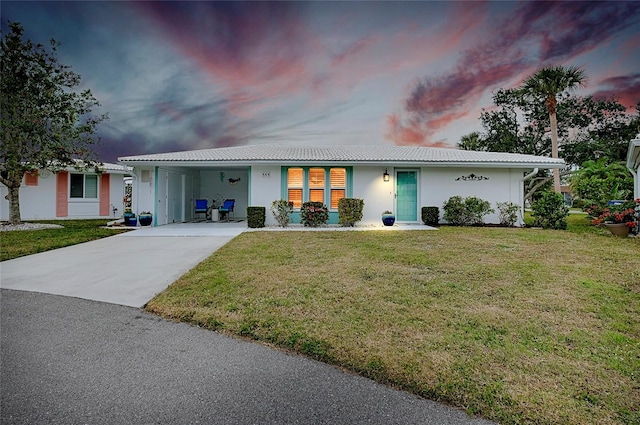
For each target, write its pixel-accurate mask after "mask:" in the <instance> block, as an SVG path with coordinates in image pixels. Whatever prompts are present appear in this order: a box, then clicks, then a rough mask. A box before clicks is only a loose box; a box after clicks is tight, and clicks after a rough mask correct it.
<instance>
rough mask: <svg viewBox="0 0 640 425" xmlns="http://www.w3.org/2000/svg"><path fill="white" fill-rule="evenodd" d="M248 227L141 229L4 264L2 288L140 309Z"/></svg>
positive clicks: (194, 225)
mask: <svg viewBox="0 0 640 425" xmlns="http://www.w3.org/2000/svg"><path fill="white" fill-rule="evenodd" d="M246 228H247V227H246V223H184V224H182V223H181V224H174V225H168V226H159V227H142V228H139V229H137V230H132V231H130V232H127V233H121V234H118V235H114V236H112V237H108V238H104V239H98V240H95V241H92V242H87V243H83V244H79V245H73V246H69V247H66V248H61V249H56V250H53V251H47V252H42V253H39V254H35V255H30V256H27V257H21V258H16V259H13V260H8V261H3V262H2V263H0V276H1V278H2V279H1V281H0V287H2V288H5V289H20V290H24V291H37V292H43V293H46V294H56V295H66V296H70V297H78V298H84V299H88V300H95V301H103V302H108V303H114V304H121V305H127V306H131V307H142V306H143V305H144V304H145V303H146V302H147V301H149V300H150V299H151V298H153V297H154V296H155V295H156V294H158V293H159V292H161V291H163V290H164V289H165V288H166V287H167V286H169V285H170V284H171V283H173V282H175V281H176V280H177V279H178V278H179V277H180V276H182V275H183V274H184V273H186V272H187V271H189V270H190V269H192V268H193V267H194V266H196V265H197V264H198V263H200V262H201V261H202V260H204V259H205V258H207V257H208V256H209V255H211V254H212V253H213V252H214V251H216V250H217V249H218V248H220V247H221V246H223V245H224V244H226V243H227V242H229V241H230V240H231V239H233V238H234V237H236V236H237V235H239V234H240V233H242V232H243V231H244V230H246Z"/></svg>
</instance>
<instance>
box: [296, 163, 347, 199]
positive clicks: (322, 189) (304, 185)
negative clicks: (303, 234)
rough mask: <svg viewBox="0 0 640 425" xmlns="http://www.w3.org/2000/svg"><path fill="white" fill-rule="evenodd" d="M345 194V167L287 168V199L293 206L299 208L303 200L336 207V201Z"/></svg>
mask: <svg viewBox="0 0 640 425" xmlns="http://www.w3.org/2000/svg"><path fill="white" fill-rule="evenodd" d="M327 194H328V196H327ZM346 194H347V169H346V168H320V167H312V168H306V167H305V168H289V169H288V170H287V200H288V201H289V202H293V207H294V208H300V207H302V203H303V202H306V201H310V202H322V203H323V204H328V205H329V208H330V209H338V201H339V200H340V199H342V198H344V197H345V196H346Z"/></svg>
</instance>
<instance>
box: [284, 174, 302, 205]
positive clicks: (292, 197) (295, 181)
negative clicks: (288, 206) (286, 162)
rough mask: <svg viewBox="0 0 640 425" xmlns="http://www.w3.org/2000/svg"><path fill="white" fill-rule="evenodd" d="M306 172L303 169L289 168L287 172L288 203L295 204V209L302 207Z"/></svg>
mask: <svg viewBox="0 0 640 425" xmlns="http://www.w3.org/2000/svg"><path fill="white" fill-rule="evenodd" d="M303 176H304V170H303V169H302V168H289V171H287V187H288V197H287V199H288V201H289V202H293V208H301V207H302V190H303Z"/></svg>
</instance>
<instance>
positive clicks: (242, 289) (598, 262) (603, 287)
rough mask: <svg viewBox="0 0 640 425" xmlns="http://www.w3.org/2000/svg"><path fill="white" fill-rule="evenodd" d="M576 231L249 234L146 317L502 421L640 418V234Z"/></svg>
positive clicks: (576, 226)
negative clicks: (296, 356)
mask: <svg viewBox="0 0 640 425" xmlns="http://www.w3.org/2000/svg"><path fill="white" fill-rule="evenodd" d="M581 223H583V224H584V226H583V225H582V224H581ZM571 228H572V229H573V230H575V231H548V230H536V229H505V228H460V227H442V228H441V229H440V230H438V231H407V232H402V231H398V232H394V231H385V232H382V231H367V232H305V231H297V232H251V233H244V234H242V235H240V236H239V237H237V238H235V239H234V240H233V241H232V242H231V243H229V244H228V245H226V246H224V247H223V248H222V249H220V250H219V251H217V252H216V253H215V254H213V255H212V256H211V257H210V258H208V259H207V260H205V261H204V262H203V263H201V264H200V265H199V266H197V267H196V268H194V269H193V270H192V271H190V272H189V273H188V274H186V275H185V276H183V277H182V278H181V279H180V280H178V281H177V282H176V283H174V284H173V285H171V286H170V287H169V288H168V289H167V290H166V291H164V292H163V293H161V294H159V295H158V296H157V297H155V298H154V299H153V300H152V301H151V302H149V304H148V305H147V310H148V311H150V312H153V313H157V314H159V315H161V316H164V317H167V318H171V319H175V320H180V321H186V322H190V323H193V324H197V325H199V326H202V327H206V328H209V329H212V330H216V331H219V332H223V333H226V334H230V335H237V336H242V337H246V338H251V339H254V340H257V341H261V342H263V343H266V344H270V345H273V346H277V347H280V348H283V349H287V350H292V351H295V352H298V353H303V354H305V355H308V356H311V357H313V358H316V359H320V360H322V361H325V362H328V363H331V364H335V365H339V366H342V367H345V368H348V369H350V370H353V371H356V372H358V373H360V374H362V375H364V376H368V377H371V378H373V379H375V380H377V381H380V382H383V383H388V384H392V385H395V386H397V387H400V388H403V389H406V390H408V391H411V392H414V393H416V394H419V395H422V396H424V397H427V398H430V399H433V400H439V401H443V402H446V403H449V404H451V405H454V406H459V407H461V408H463V409H465V410H466V411H467V412H469V413H471V414H478V415H482V416H484V417H487V418H490V419H494V420H497V421H499V422H501V423H505V424H516V423H537V424H595V423H597V424H632V423H633V424H637V423H640V413H639V410H638V406H640V387H639V385H638V382H639V381H638V380H639V376H640V267H638V257H639V255H640V239H634V238H627V239H619V238H614V237H612V236H610V235H609V234H608V232H606V230H603V229H597V228H593V227H592V226H589V225H588V224H587V222H586V220H585V219H584V217H583V216H579V217H571Z"/></svg>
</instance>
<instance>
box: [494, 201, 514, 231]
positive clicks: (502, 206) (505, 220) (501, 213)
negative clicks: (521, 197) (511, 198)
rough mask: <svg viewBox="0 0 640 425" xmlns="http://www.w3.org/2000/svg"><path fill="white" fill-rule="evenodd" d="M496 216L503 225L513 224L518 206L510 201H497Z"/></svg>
mask: <svg viewBox="0 0 640 425" xmlns="http://www.w3.org/2000/svg"><path fill="white" fill-rule="evenodd" d="M496 205H497V207H498V217H499V219H500V224H502V225H503V226H509V227H511V226H513V225H514V224H515V223H516V221H518V211H520V206H519V205H516V204H514V203H511V202H498V203H497V204H496Z"/></svg>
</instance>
